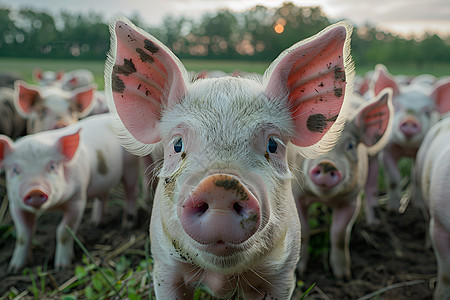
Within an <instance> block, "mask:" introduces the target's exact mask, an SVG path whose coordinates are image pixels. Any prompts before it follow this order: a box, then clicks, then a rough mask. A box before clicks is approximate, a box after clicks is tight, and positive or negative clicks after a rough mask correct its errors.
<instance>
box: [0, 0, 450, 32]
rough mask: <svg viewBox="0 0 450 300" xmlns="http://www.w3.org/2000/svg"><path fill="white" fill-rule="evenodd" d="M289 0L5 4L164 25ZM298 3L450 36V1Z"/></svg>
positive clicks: (20, 0) (361, 20)
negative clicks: (172, 20)
mask: <svg viewBox="0 0 450 300" xmlns="http://www.w3.org/2000/svg"><path fill="white" fill-rule="evenodd" d="M283 2H286V0H76V1H74V0H0V7H8V8H12V9H19V8H29V7H32V8H34V9H38V10H46V11H49V12H52V13H58V12H60V11H62V10H65V11H70V12H82V13H86V12H89V11H93V12H96V13H99V14H102V15H104V16H105V20H107V21H112V20H113V19H114V17H117V16H122V15H124V16H126V17H131V16H133V15H136V14H137V15H139V17H140V19H141V20H142V21H143V22H144V23H145V24H148V25H160V24H161V21H162V20H163V18H164V17H165V16H167V15H168V14H172V15H175V16H180V15H185V16H187V17H190V18H194V19H195V18H198V17H200V16H201V15H203V14H204V13H206V12H214V11H216V10H217V9H220V8H228V9H231V10H234V11H243V10H245V9H248V8H251V7H253V6H255V5H257V4H262V5H265V6H267V7H279V6H281V5H282V3H283ZM289 2H293V3H294V4H296V5H297V6H320V7H321V9H322V11H323V12H324V13H325V15H326V16H327V17H328V18H329V19H330V20H331V21H334V20H342V19H347V20H350V21H351V22H352V23H353V24H355V25H356V26H360V25H364V24H365V23H370V24H371V25H373V26H376V27H377V29H379V30H385V31H389V32H392V33H394V34H399V35H403V36H405V37H411V36H412V35H414V36H418V37H419V36H421V35H423V33H424V32H425V31H426V32H430V33H437V34H439V35H440V36H441V37H443V38H449V37H450V1H449V0H426V1H425V0H395V1H394V0H291V1H289Z"/></svg>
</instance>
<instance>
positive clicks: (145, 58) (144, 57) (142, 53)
mask: <svg viewBox="0 0 450 300" xmlns="http://www.w3.org/2000/svg"><path fill="white" fill-rule="evenodd" d="M136 52H137V54H139V58H140V59H141V61H142V62H148V63H153V62H154V61H155V60H154V59H153V57H151V56H150V55H148V54H147V53H146V52H145V51H144V50H142V49H141V48H136Z"/></svg>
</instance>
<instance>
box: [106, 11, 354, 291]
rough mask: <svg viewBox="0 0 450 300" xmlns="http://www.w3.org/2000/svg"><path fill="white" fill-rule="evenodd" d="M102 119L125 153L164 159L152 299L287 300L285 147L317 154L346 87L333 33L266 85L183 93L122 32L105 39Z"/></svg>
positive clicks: (170, 68) (149, 41)
mask: <svg viewBox="0 0 450 300" xmlns="http://www.w3.org/2000/svg"><path fill="white" fill-rule="evenodd" d="M111 28H112V49H111V53H110V56H109V59H108V64H107V66H106V72H105V77H106V83H107V85H106V86H107V88H106V91H107V95H108V101H110V103H109V104H110V110H111V111H112V112H114V113H115V114H116V117H117V124H116V125H117V126H118V133H119V136H120V137H121V140H122V142H123V145H125V146H126V147H127V148H128V149H129V150H130V151H132V152H133V153H136V154H140V155H147V154H148V153H150V152H151V151H152V150H153V149H155V147H158V146H159V145H161V147H163V148H164V162H163V166H162V168H161V170H160V172H159V183H158V187H157V190H156V195H155V198H154V205H153V212H152V218H151V225H150V238H151V246H152V255H153V258H154V269H153V279H154V288H155V293H156V297H157V298H158V299H181V298H183V299H192V297H193V292H194V290H195V288H196V287H197V286H198V285H199V284H200V283H203V284H205V285H206V286H207V287H208V290H209V291H210V292H211V293H212V294H213V295H214V296H216V297H220V298H233V297H239V298H246V299H263V298H265V299H268V298H276V299H289V298H290V295H291V294H292V292H293V289H294V286H295V275H294V273H295V267H296V264H297V261H298V258H299V251H300V224H299V218H298V215H297V211H296V208H295V202H294V199H293V197H292V191H291V178H292V174H291V172H290V170H289V167H288V163H287V158H286V150H287V149H286V147H287V145H288V144H289V143H290V142H292V143H293V144H294V145H295V146H293V147H298V148H299V149H301V150H299V151H302V153H303V155H308V156H309V155H311V154H313V153H317V152H324V151H325V150H327V149H329V148H330V147H331V146H332V144H333V142H334V141H335V139H336V135H337V131H338V130H339V129H340V128H341V127H342V125H343V121H344V119H345V118H344V116H345V113H344V112H343V111H342V110H341V107H342V105H343V103H344V102H345V101H344V97H345V95H346V94H347V93H348V92H349V91H348V88H349V87H348V84H347V81H348V80H350V81H351V80H352V78H353V70H352V67H351V64H350V62H349V56H348V51H349V42H350V40H349V35H350V31H351V29H350V26H349V25H348V24H346V23H340V24H337V25H335V26H331V27H330V28H327V29H326V30H324V31H323V32H321V33H319V34H318V35H317V36H315V37H313V38H311V39H308V40H307V41H305V42H301V43H298V44H296V45H294V46H292V48H290V49H288V50H287V51H285V52H284V53H282V54H281V55H280V57H279V58H278V59H277V60H275V61H274V62H273V63H272V65H271V67H270V68H269V69H268V71H267V72H266V75H265V79H264V82H263V84H262V85H261V83H259V82H257V81H254V80H250V79H244V78H233V77H230V76H227V77H220V78H206V79H199V80H197V81H195V82H191V81H190V80H189V79H188V78H189V76H188V73H187V71H186V70H185V68H184V66H183V65H182V64H181V62H180V61H179V60H178V59H177V58H176V57H175V56H174V54H173V53H172V52H171V51H170V50H169V49H168V48H166V47H165V46H164V45H162V44H161V43H160V42H159V41H158V40H156V39H155V38H154V37H153V36H151V35H149V34H147V33H145V32H144V31H142V30H140V29H139V28H136V27H135V26H134V25H132V24H131V23H130V22H129V21H128V20H125V19H124V20H120V21H118V22H117V23H116V24H114V25H113V26H112V27H111Z"/></svg>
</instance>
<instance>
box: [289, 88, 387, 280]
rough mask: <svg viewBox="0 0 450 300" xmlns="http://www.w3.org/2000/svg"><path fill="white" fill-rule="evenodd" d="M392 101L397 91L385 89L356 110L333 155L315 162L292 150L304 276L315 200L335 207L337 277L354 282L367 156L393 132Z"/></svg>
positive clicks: (333, 235) (333, 228)
mask: <svg viewBox="0 0 450 300" xmlns="http://www.w3.org/2000/svg"><path fill="white" fill-rule="evenodd" d="M391 98H392V90H391V89H386V90H384V91H382V92H381V93H380V94H379V95H378V97H376V98H375V99H372V100H371V101H370V102H366V103H364V104H362V105H361V106H360V107H359V108H358V109H356V110H355V111H356V113H355V115H354V116H350V120H349V121H347V123H346V124H345V127H344V129H343V132H342V135H341V138H340V139H339V141H338V142H337V144H336V146H335V147H334V148H333V150H331V151H330V152H328V153H326V154H323V155H320V156H319V157H316V158H314V159H310V158H304V157H303V156H302V155H300V154H298V153H297V152H296V151H291V152H289V159H290V160H291V161H293V162H295V164H296V165H298V166H299V168H298V169H297V170H296V171H295V175H296V177H297V180H296V181H295V184H294V187H293V192H294V198H295V199H296V200H297V208H298V213H299V217H300V223H301V224H302V246H301V258H300V262H299V264H298V271H299V273H301V274H303V273H304V272H305V270H306V265H307V261H308V240H309V224H308V208H309V206H310V205H311V204H312V203H314V202H321V203H324V204H325V205H327V206H329V207H331V208H332V209H333V215H332V223H331V229H330V236H331V237H330V240H331V253H330V265H331V267H332V269H333V273H334V275H335V276H336V277H338V278H344V277H345V278H350V275H351V272H350V252H349V243H350V232H351V228H352V226H353V223H354V221H355V218H356V216H357V215H358V213H359V208H360V202H361V200H360V196H361V195H360V194H361V192H362V191H363V188H364V186H365V183H366V178H367V173H368V154H371V153H374V152H377V151H378V150H379V149H380V148H382V147H383V146H384V145H385V144H386V142H387V137H388V136H389V132H390V130H391V119H392V115H393V113H392V111H393V108H392V99H391Z"/></svg>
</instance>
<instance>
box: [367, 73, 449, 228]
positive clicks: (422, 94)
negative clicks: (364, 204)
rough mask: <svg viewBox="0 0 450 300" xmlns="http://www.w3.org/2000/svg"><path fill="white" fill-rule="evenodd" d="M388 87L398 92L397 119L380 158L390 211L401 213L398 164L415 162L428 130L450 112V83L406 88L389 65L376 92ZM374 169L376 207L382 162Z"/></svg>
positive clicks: (371, 196)
mask: <svg viewBox="0 0 450 300" xmlns="http://www.w3.org/2000/svg"><path fill="white" fill-rule="evenodd" d="M385 87H391V88H392V89H393V91H394V94H393V100H392V102H393V105H394V119H393V129H392V134H391V136H390V138H389V142H388V144H387V145H386V147H385V148H384V149H383V150H382V151H381V152H380V153H379V156H380V157H381V161H382V164H383V167H384V170H385V175H386V176H385V179H386V187H387V189H388V194H389V203H388V206H389V209H390V210H393V211H398V209H399V206H400V198H401V196H402V194H401V186H400V181H401V174H400V170H399V167H398V162H399V160H400V159H401V158H402V157H408V158H412V159H413V160H414V159H415V157H416V153H417V150H418V149H419V147H420V145H421V143H422V140H423V138H424V136H425V134H426V133H427V131H428V130H429V129H430V127H431V126H433V124H435V123H436V122H437V121H438V120H439V119H440V118H441V116H442V115H443V114H445V113H446V112H447V111H448V110H449V109H450V104H449V103H450V101H448V95H449V93H450V80H449V78H447V79H443V80H441V81H438V82H436V83H434V84H433V85H432V86H431V85H430V86H429V87H426V86H425V85H422V84H417V85H406V86H405V85H401V84H398V83H397V81H396V79H395V78H394V77H393V76H392V75H390V74H389V72H388V71H387V69H386V67H385V66H383V65H378V66H377V67H376V70H375V76H374V81H373V83H372V89H373V91H374V93H375V95H377V94H378V93H380V91H381V90H382V89H384V88H385ZM370 168H371V171H370V172H371V174H374V175H373V176H371V177H369V180H368V182H367V188H366V198H367V199H368V201H370V202H371V203H373V204H374V205H373V206H375V205H376V203H377V200H376V198H377V195H378V189H377V180H378V160H376V159H374V160H372V163H371V164H370ZM376 222H378V220H377V219H376V218H373V222H372V223H376Z"/></svg>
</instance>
